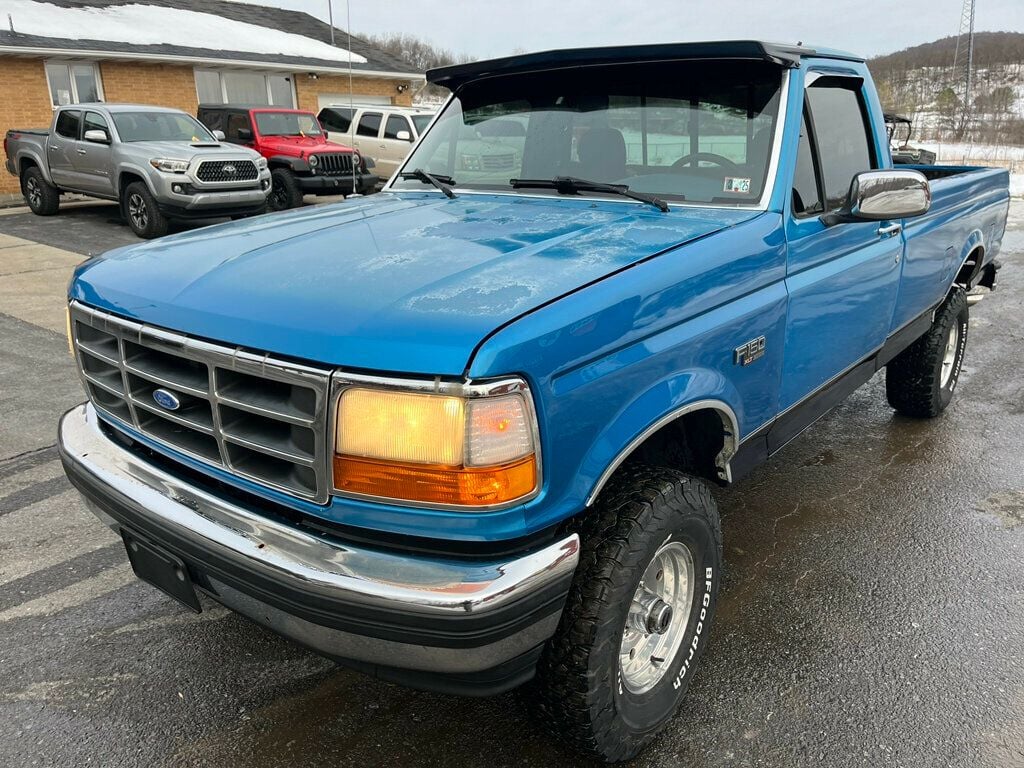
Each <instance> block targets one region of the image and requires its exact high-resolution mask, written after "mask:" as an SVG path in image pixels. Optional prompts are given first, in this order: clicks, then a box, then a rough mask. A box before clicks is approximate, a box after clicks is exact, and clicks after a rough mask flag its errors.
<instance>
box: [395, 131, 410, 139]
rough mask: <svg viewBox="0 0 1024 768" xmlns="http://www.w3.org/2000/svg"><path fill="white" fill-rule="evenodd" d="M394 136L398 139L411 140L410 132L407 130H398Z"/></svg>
mask: <svg viewBox="0 0 1024 768" xmlns="http://www.w3.org/2000/svg"><path fill="white" fill-rule="evenodd" d="M395 138H396V139H398V140H399V141H412V134H411V133H409V132H408V131H399V132H398V133H396V134H395Z"/></svg>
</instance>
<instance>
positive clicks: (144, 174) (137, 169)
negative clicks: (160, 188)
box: [114, 163, 158, 201]
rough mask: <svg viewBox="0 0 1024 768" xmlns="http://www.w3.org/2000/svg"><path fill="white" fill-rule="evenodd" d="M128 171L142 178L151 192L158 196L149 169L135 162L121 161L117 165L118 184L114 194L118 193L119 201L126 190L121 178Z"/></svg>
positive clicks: (155, 196)
mask: <svg viewBox="0 0 1024 768" xmlns="http://www.w3.org/2000/svg"><path fill="white" fill-rule="evenodd" d="M150 170H152V169H150ZM126 173H130V174H131V175H132V176H138V177H139V178H140V179H142V183H143V184H145V185H146V189H148V190H149V194H151V195H152V196H153V197H154V198H157V197H158V195H157V193H156V189H155V188H154V187H153V182H152V180H151V179H150V177H149V173H150V172H149V171H147V170H146V169H145V168H142V167H141V166H138V165H135V164H134V163H121V164H120V165H118V166H117V177H116V180H117V184H116V186H115V187H114V194H116V195H117V199H118V201H120V200H121V193H122V192H123V191H124V188H123V187H122V186H121V179H122V178H123V177H124V175H125V174H126ZM129 183H130V182H129Z"/></svg>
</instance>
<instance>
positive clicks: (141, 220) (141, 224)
mask: <svg viewBox="0 0 1024 768" xmlns="http://www.w3.org/2000/svg"><path fill="white" fill-rule="evenodd" d="M128 216H129V217H130V218H131V220H132V224H134V225H135V228H136V229H145V228H146V225H147V224H149V211H148V210H147V208H146V201H145V200H143V199H142V195H140V194H139V193H138V192H134V193H132V194H131V195H129V196H128Z"/></svg>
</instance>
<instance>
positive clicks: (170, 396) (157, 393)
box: [153, 389, 181, 411]
mask: <svg viewBox="0 0 1024 768" xmlns="http://www.w3.org/2000/svg"><path fill="white" fill-rule="evenodd" d="M153 400H155V401H156V404H157V405H159V406H160V407H161V408H165V409H167V410H168V411H176V410H178V409H179V408H181V400H179V399H178V396H177V395H176V394H174V393H173V392H168V391H167V390H166V389H154V390H153Z"/></svg>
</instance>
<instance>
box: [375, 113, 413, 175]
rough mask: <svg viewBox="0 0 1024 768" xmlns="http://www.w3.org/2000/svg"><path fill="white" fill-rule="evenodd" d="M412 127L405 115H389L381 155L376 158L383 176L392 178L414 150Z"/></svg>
mask: <svg viewBox="0 0 1024 768" xmlns="http://www.w3.org/2000/svg"><path fill="white" fill-rule="evenodd" d="M412 135H413V134H412V126H411V125H409V120H408V119H407V118H406V117H404V116H403V115H388V119H387V122H385V123H384V133H383V135H382V136H381V139H380V154H379V155H378V156H377V157H375V158H374V160H375V161H376V163H377V167H378V168H380V175H381V176H390V175H391V174H393V173H394V172H395V170H397V168H398V166H399V165H401V163H402V161H403V160H405V156H406V155H407V154H409V150H410V149H412Z"/></svg>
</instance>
